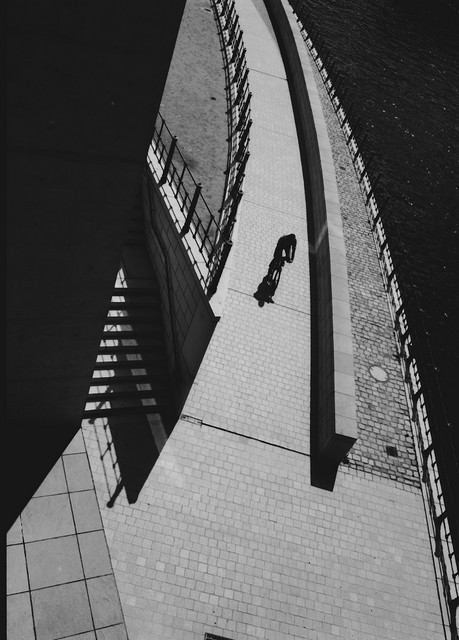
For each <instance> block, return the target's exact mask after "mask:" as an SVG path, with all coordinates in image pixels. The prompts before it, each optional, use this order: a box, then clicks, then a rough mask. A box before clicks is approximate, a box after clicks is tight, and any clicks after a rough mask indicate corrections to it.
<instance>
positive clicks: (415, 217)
mask: <svg viewBox="0 0 459 640" xmlns="http://www.w3.org/2000/svg"><path fill="white" fill-rule="evenodd" d="M302 4H303V6H304V7H305V8H307V11H308V13H309V15H310V16H311V17H312V19H313V20H314V22H315V24H316V25H317V26H318V29H319V33H320V36H321V37H323V39H324V41H325V45H326V47H327V48H328V49H329V50H330V53H331V60H333V61H335V63H336V71H337V74H335V75H337V77H340V78H342V80H343V84H344V86H346V87H347V89H348V95H349V97H350V100H351V102H352V103H353V105H354V107H355V112H356V113H357V114H358V118H359V120H361V121H363V123H364V124H365V130H366V132H367V134H368V137H367V142H366V145H367V147H368V149H369V150H371V151H373V152H375V153H376V159H375V164H374V167H375V170H376V172H377V173H381V180H380V184H382V186H383V188H384V191H385V192H386V193H387V195H388V201H387V205H386V207H385V211H384V222H385V228H386V232H387V234H388V236H389V240H390V247H391V251H392V254H393V257H394V260H395V262H396V267H397V276H398V279H399V281H400V284H401V287H402V294H403V297H404V301H405V305H406V307H407V313H408V317H409V323H410V330H411V332H412V334H414V338H415V342H416V345H415V348H416V356H417V360H418V363H419V365H420V369H421V373H422V375H423V382H424V385H425V389H426V392H427V393H428V401H429V402H430V405H431V410H432V413H434V417H435V418H436V419H437V420H438V422H439V423H445V422H446V421H450V422H451V423H456V415H457V409H456V395H457V393H458V391H459V375H458V365H459V339H458V334H459V126H458V118H459V44H458V43H459V13H458V12H457V11H456V10H454V9H452V8H450V7H448V6H447V5H446V4H442V2H439V0H436V1H435V2H433V1H432V3H431V5H430V7H426V6H425V4H426V3H423V2H412V1H410V0H408V1H407V0H373V1H372V2H368V1H366V0H302ZM445 413H446V417H445Z"/></svg>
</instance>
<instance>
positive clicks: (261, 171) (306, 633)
mask: <svg viewBox="0 0 459 640" xmlns="http://www.w3.org/2000/svg"><path fill="white" fill-rule="evenodd" d="M236 7H237V10H238V12H239V16H240V22H241V26H242V29H243V31H244V43H245V45H246V47H247V61H248V66H249V69H250V77H249V82H250V88H251V91H252V92H253V101H252V107H251V108H252V119H253V126H252V130H251V143H250V152H251V157H250V160H249V164H248V166H247V171H246V178H245V182H244V185H243V190H244V197H243V199H242V201H241V206H240V210H239V213H238V222H237V226H236V230H235V235H234V247H233V250H232V252H231V254H230V256H231V258H230V264H229V267H228V273H229V275H228V277H227V293H226V297H225V300H224V305H223V311H222V316H221V319H220V321H219V323H218V325H217V327H216V329H215V332H214V335H213V338H212V340H211V343H210V345H209V348H208V350H207V352H206V355H205V357H204V360H203V362H202V364H201V368H200V370H199V372H198V375H197V377H196V380H195V383H194V385H193V387H192V389H191V392H190V394H189V396H188V399H187V402H186V404H185V407H184V410H183V415H182V419H181V420H179V422H178V423H177V425H176V426H175V428H174V431H173V433H172V435H171V437H170V438H169V440H168V441H167V443H166V444H165V446H164V448H163V450H162V452H161V454H160V456H159V459H158V462H157V464H156V466H155V467H154V469H153V471H152V473H151V475H150V478H149V479H148V482H147V483H146V484H145V486H144V488H143V490H142V492H141V494H140V495H139V499H138V501H137V502H136V503H135V504H131V505H129V504H127V502H126V500H125V498H124V496H123V495H121V496H120V498H119V499H118V500H117V502H116V503H115V505H114V507H113V508H112V509H107V508H105V507H104V506H103V505H104V504H105V503H106V499H107V496H106V487H105V483H104V478H103V471H102V468H101V465H100V460H99V458H98V451H97V445H96V443H95V442H94V440H93V434H92V433H91V430H90V429H85V438H86V441H87V446H88V453H89V456H90V459H91V464H92V469H93V473H94V479H95V485H96V487H97V489H98V492H99V500H100V505H101V511H102V517H103V521H104V527H105V531H106V534H107V538H108V542H109V547H110V553H111V557H112V562H113V565H114V571H115V575H116V579H117V584H118V588H119V590H120V596H121V600H122V604H123V611H124V614H125V617H126V624H127V628H128V633H129V637H130V639H131V640H146V639H147V638H148V639H149V640H151V639H153V640H164V639H167V640H179V639H180V640H183V639H185V640H198V638H199V639H202V638H203V637H204V634H205V632H209V633H214V634H217V635H220V636H224V637H225V638H231V639H232V640H249V639H253V638H266V639H267V640H280V639H284V638H286V639H287V638H288V639H293V638H296V639H298V640H299V639H301V640H305V639H307V640H309V639H311V640H312V639H315V640H317V639H321V640H325V639H327V640H328V639H329V638H331V637H341V638H348V639H351V638H353V639H359V640H372V639H382V638H392V639H393V640H400V639H401V638H404V639H407V640H415V639H416V640H419V639H420V638H424V639H425V640H433V639H434V638H435V639H437V638H438V639H440V638H443V637H444V635H443V630H442V622H441V614H440V609H439V606H438V599H437V592H436V585H435V575H434V572H433V567H432V560H431V551H430V546H429V538H428V531H427V527H426V525H425V520H424V511H423V505H422V497H421V494H420V491H419V489H418V488H417V486H416V482H415V481H414V475H413V474H412V470H411V467H409V468H408V469H406V468H405V467H406V465H405V462H402V465H401V467H397V462H395V464H394V461H392V460H390V461H388V460H387V459H386V457H385V456H387V453H386V451H385V445H386V444H389V443H390V444H393V443H394V442H395V443H396V444H397V446H400V448H402V439H403V438H404V437H405V436H406V433H407V430H406V427H407V422H406V420H403V416H402V414H403V410H402V401H401V398H402V386H401V378H400V375H399V374H397V369H396V367H395V365H394V363H393V362H392V360H390V361H389V357H388V359H387V360H385V359H383V360H382V359H381V358H382V357H383V353H384V349H385V350H386V351H387V353H389V351H390V348H391V346H390V345H391V342H390V338H391V329H390V325H389V324H387V323H386V321H387V317H388V316H387V309H386V311H384V296H383V294H382V281H381V279H380V276H379V275H378V269H377V261H376V254H375V253H372V251H371V243H369V240H368V236H365V243H364V245H365V249H364V250H365V253H364V254H363V257H362V258H361V261H362V264H364V263H366V261H367V260H368V261H369V262H370V263H371V269H370V270H369V271H368V272H365V277H366V278H372V280H371V286H370V287H369V289H370V290H372V289H373V287H374V294H370V295H369V296H366V295H365V294H364V295H362V296H361V297H362V299H364V300H365V303H364V302H361V303H360V304H361V306H360V307H359V306H358V304H359V303H358V297H359V295H358V293H359V291H361V288H360V285H361V284H362V278H361V274H360V276H359V274H358V272H357V273H354V271H353V268H350V269H349V271H350V274H351V275H350V279H351V280H352V282H351V283H350V286H351V288H352V287H353V291H354V293H352V292H351V298H352V299H353V308H352V313H353V314H354V317H360V316H362V320H361V323H360V326H358V328H357V332H356V334H355V336H354V344H355V343H356V342H357V341H359V340H360V338H363V337H364V336H363V334H364V331H365V328H366V330H367V332H368V336H367V338H366V342H365V344H364V345H363V346H362V348H361V354H362V355H361V356H359V361H358V362H359V364H358V369H357V371H358V373H357V376H360V382H359V385H360V387H359V389H360V391H359V393H360V396H359V399H360V400H361V401H362V402H368V403H374V404H375V406H376V405H377V407H378V411H376V410H375V413H374V415H373V414H372V413H371V412H370V413H369V412H368V411H367V410H366V408H365V407H364V406H363V405H362V406H361V407H360V409H359V428H360V430H361V432H360V434H359V435H360V436H361V442H360V443H359V445H358V448H356V454H355V455H354V454H352V456H351V457H350V463H349V464H348V465H342V466H341V467H340V469H339V471H338V475H337V479H336V483H335V487H334V490H333V491H323V490H321V489H318V488H316V487H313V486H311V477H310V468H309V426H310V425H309V376H310V364H309V350H310V344H309V333H310V326H309V322H310V309H309V273H308V237H307V229H306V206H305V200H304V187H303V181H302V173H301V163H300V156H299V151H298V148H297V143H296V134H295V124H294V120H293V114H292V111H291V107H290V105H289V90H288V86H287V82H286V78H285V71H284V69H283V65H282V60H281V56H280V53H279V49H278V46H277V43H276V41H275V39H274V36H273V31H272V28H271V26H270V24H269V19H268V16H267V13H266V10H265V8H264V5H263V3H262V2H261V1H260V0H252V1H248V0H244V1H242V0H241V1H238V2H237V3H236ZM311 75H313V72H312V71H311ZM315 91H317V88H316V89H315ZM324 128H325V127H323V129H324ZM348 175H349V179H350V180H351V179H353V178H352V175H351V174H350V173H349V174H348ZM353 193H354V197H358V195H356V192H355V191H354V192H353ZM347 206H348V205H347V204H346V207H347ZM347 212H348V210H347V209H346V208H345V210H344V214H345V215H347ZM290 233H295V235H296V236H297V239H298V246H297V251H296V255H295V259H294V261H293V263H292V264H286V265H285V266H284V268H283V271H282V275H281V279H280V283H279V286H278V289H277V291H276V293H275V296H274V304H265V305H264V306H262V307H260V306H258V303H257V301H256V300H255V298H254V297H253V293H254V292H255V290H256V288H257V286H258V284H259V283H260V281H261V279H262V277H263V276H264V275H265V273H266V271H267V268H268V264H269V262H270V260H271V258H272V254H273V251H274V248H275V246H276V243H277V240H278V238H279V237H280V236H282V235H285V234H290ZM346 233H347V238H346V242H347V243H348V245H349V246H350V245H352V243H353V239H352V231H351V230H349V229H348V231H347V232H346ZM361 233H362V229H360V228H358V229H356V230H355V234H356V236H359V235H360V234H361ZM364 235H365V234H364ZM354 241H356V238H354ZM352 246H353V245H352ZM353 250H354V251H355V255H360V253H361V252H362V250H363V249H362V245H359V244H358V242H357V247H356V248H355V249H353ZM359 283H360V284H359ZM373 298H374V299H377V300H379V306H377V307H375V309H374V311H367V312H366V313H365V314H362V308H363V307H365V304H366V305H367V306H368V307H372V306H373V304H374V302H373ZM362 305H363V307H362ZM359 314H360V315H359ZM372 314H374V315H372ZM375 317H376V318H378V319H379V321H378V322H376V321H373V318H375ZM376 343H378V345H379V344H381V345H382V346H381V347H378V350H377V351H374V350H372V349H371V345H372V344H376ZM366 357H367V358H369V360H368V362H366V360H365V358H366ZM371 364H377V365H381V366H384V367H387V369H388V370H389V372H390V375H391V376H393V380H394V382H393V385H392V383H391V384H389V385H386V386H385V387H383V389H384V392H382V391H381V387H380V386H378V385H377V384H376V382H375V381H373V380H372V379H370V378H369V377H368V366H370V365H371ZM367 365H368V366H367ZM372 385H373V386H372ZM365 390H366V391H367V392H368V393H369V394H370V395H369V396H368V398H366V396H365ZM394 399H395V400H394ZM391 412H393V413H391ZM393 421H394V422H395V421H397V425H398V426H397V429H395V428H393V425H392V426H391V423H392V422H393ZM389 427H390V428H389ZM373 428H375V429H376V435H374V433H373V431H372V429H373ZM402 454H403V456H405V457H404V458H403V460H408V459H409V455H410V452H409V448H408V449H407V450H406V452H405V450H403V451H402ZM371 461H373V462H374V464H371ZM391 465H392V466H391Z"/></svg>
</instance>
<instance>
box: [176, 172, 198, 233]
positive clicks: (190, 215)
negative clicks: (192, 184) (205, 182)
mask: <svg viewBox="0 0 459 640" xmlns="http://www.w3.org/2000/svg"><path fill="white" fill-rule="evenodd" d="M201 190H202V185H201V183H200V182H198V184H197V185H196V189H195V190H194V194H193V199H192V200H191V204H190V208H189V209H188V213H187V214H186V219H185V222H184V225H183V227H182V230H181V231H180V235H181V236H184V235H185V234H186V233H188V231H189V230H190V225H191V219H192V218H193V214H194V211H195V209H196V204H197V202H198V198H199V196H200V195H201Z"/></svg>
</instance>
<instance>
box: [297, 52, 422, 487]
mask: <svg viewBox="0 0 459 640" xmlns="http://www.w3.org/2000/svg"><path fill="white" fill-rule="evenodd" d="M305 47H306V45H305ZM311 66H312V67H313V69H314V76H315V79H316V84H317V87H318V89H319V94H320V96H321V101H322V109H323V113H324V116H325V120H326V123H327V128H328V134H329V137H330V140H331V143H332V153H333V159H334V162H335V170H336V178H337V183H338V193H339V198H340V204H341V217H342V220H343V230H344V239H345V244H346V253H347V268H348V278H349V293H350V301H351V320H352V332H353V336H352V337H353V349H354V365H355V372H356V375H355V383H356V404H357V422H358V429H359V438H358V440H357V442H356V444H355V445H354V447H353V448H352V450H351V452H350V455H349V460H350V464H351V465H353V466H357V467H359V468H362V469H365V470H366V471H371V472H372V473H375V474H381V475H383V476H385V477H390V478H393V479H394V480H398V481H400V482H404V483H410V484H415V485H418V484H419V474H418V471H417V466H416V457H415V452H414V445H413V440H412V434H411V426H410V422H409V418H408V407H407V401H406V397H405V393H404V388H403V378H402V373H401V369H400V365H399V362H398V360H397V357H396V356H397V353H396V343H395V337H394V333H393V331H392V328H391V327H392V325H391V317H390V313H389V308H388V302H387V298H386V294H385V291H384V287H383V280H382V276H381V272H380V269H379V262H378V257H377V252H376V248H375V245H374V241H373V236H372V232H371V227H370V225H369V224H368V216H367V213H366V209H365V201H364V199H363V196H362V193H361V191H360V188H359V185H358V181H357V179H356V174H355V171H354V168H353V165H352V161H351V157H350V154H349V151H348V149H347V146H346V141H345V138H344V135H343V133H342V130H341V127H340V125H339V122H338V119H337V116H336V114H335V112H334V110H333V107H332V105H331V102H330V98H329V97H328V94H327V91H326V89H325V87H324V85H323V81H322V80H321V77H320V74H319V73H318V71H317V68H316V66H315V64H314V62H313V60H312V58H311ZM372 366H377V367H381V368H383V369H384V370H385V372H386V373H387V381H383V382H380V381H378V380H375V379H374V378H373V377H372V375H371V373H370V368H371V367H372ZM387 446H395V447H396V448H397V452H398V456H397V457H391V456H388V454H387V451H386V447H387Z"/></svg>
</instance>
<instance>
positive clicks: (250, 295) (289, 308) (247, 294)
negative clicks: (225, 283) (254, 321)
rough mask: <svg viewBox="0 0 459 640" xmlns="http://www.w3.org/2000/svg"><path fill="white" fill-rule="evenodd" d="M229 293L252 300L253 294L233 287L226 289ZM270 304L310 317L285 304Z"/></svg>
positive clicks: (308, 314)
mask: <svg viewBox="0 0 459 640" xmlns="http://www.w3.org/2000/svg"><path fill="white" fill-rule="evenodd" d="M228 290H229V291H234V292H235V293H240V294H242V295H243V296H248V297H249V298H253V293H247V292H246V291H242V290H241V289H235V288H234V287H228ZM270 304H274V305H276V307H282V308H283V309H288V310H289V311H296V313H300V314H301V315H304V316H310V315H311V314H310V313H309V312H308V311H302V310H301V309H295V307H289V306H288V305H286V304H280V303H279V302H272V303H270Z"/></svg>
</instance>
